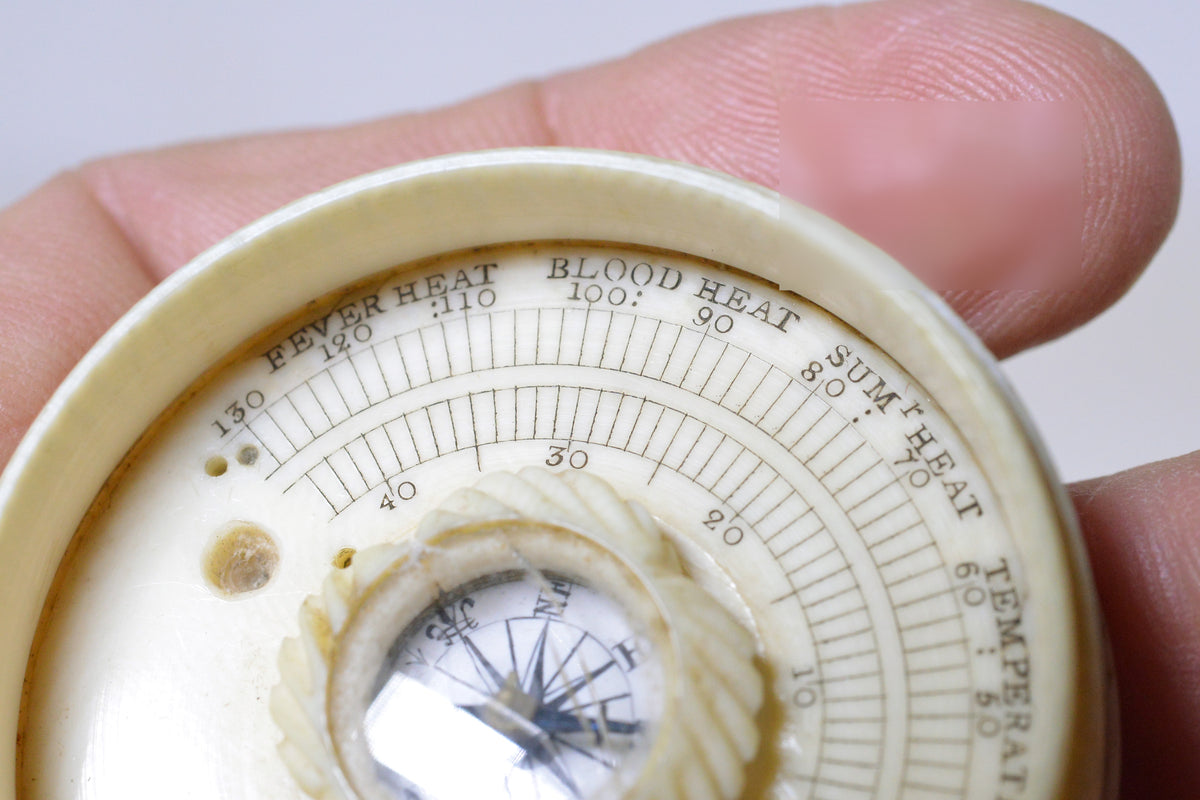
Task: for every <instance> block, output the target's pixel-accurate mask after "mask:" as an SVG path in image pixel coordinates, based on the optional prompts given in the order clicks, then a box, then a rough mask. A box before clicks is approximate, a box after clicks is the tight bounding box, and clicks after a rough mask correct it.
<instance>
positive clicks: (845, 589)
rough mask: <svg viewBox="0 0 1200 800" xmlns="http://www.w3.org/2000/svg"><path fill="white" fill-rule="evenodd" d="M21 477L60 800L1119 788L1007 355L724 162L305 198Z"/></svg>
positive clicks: (204, 290)
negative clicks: (735, 175) (1110, 783)
mask: <svg viewBox="0 0 1200 800" xmlns="http://www.w3.org/2000/svg"><path fill="white" fill-rule="evenodd" d="M164 409H165V411H164ZM85 442H86V444H82V443H85ZM68 453H69V454H70V455H69V456H68V455H67V454H68ZM0 503H2V504H0V550H2V552H3V554H4V555H5V560H6V563H21V564H27V565H30V567H29V568H28V569H24V570H21V571H19V572H18V573H15V574H14V575H13V577H12V580H11V581H10V585H9V586H7V587H6V588H5V592H6V595H5V605H6V607H9V608H12V609H15V613H13V614H11V615H9V617H8V618H7V619H6V620H5V621H4V623H3V624H4V625H5V626H6V633H5V636H6V640H7V641H13V642H22V643H30V644H31V645H32V647H33V650H32V656H31V657H30V658H28V660H27V658H26V655H27V653H28V652H29V649H28V648H27V647H25V646H24V645H22V646H19V647H17V646H14V647H11V648H9V652H8V653H7V654H6V656H5V659H6V660H5V662H4V664H3V672H2V673H0V676H2V677H3V678H4V685H3V691H4V695H3V697H2V698H0V701H2V702H3V706H2V707H3V710H4V714H3V723H4V725H5V726H6V727H5V730H6V736H7V737H9V740H10V741H11V740H13V739H14V738H15V737H16V736H17V735H18V734H17V732H18V731H19V746H18V747H17V748H16V749H15V750H14V751H12V752H11V753H10V757H9V758H8V760H7V761H6V762H5V764H4V767H2V768H0V769H2V770H6V772H0V776H3V778H4V780H5V781H6V785H5V788H4V789H3V790H0V791H11V790H10V789H9V787H10V786H11V785H12V784H13V783H14V782H15V784H16V786H17V794H16V796H17V797H28V798H35V797H74V796H82V794H86V795H87V796H94V797H118V796H119V797H130V796H174V797H189V796H195V797H206V798H208V797H222V798H235V797H258V796H272V797H296V798H301V797H305V796H315V797H330V798H332V797H344V798H360V797H361V798H375V797H382V798H393V797H421V798H425V797H428V798H435V797H436V798H448V797H492V796H494V797H504V798H521V797H564V798H584V797H631V798H632V797H672V796H677V797H713V798H735V797H745V798H758V797H763V798H766V797H771V798H826V800H829V799H830V798H877V797H878V798H884V797H887V798H893V797H894V798H997V797H1002V798H1006V799H1007V798H1013V799H1016V798H1057V797H1062V798H1066V797H1085V798H1087V797H1091V798H1099V797H1100V796H1101V795H1102V789H1103V786H1104V784H1105V781H1106V776H1105V774H1104V756H1105V752H1106V746H1107V745H1106V742H1107V740H1108V739H1110V738H1111V732H1109V731H1108V730H1107V729H1108V724H1107V717H1106V714H1107V711H1106V696H1105V692H1104V688H1105V683H1104V673H1103V669H1102V658H1101V654H1102V645H1101V637H1100V633H1099V624H1098V620H1097V616H1096V613H1097V612H1096V603H1095V600H1094V598H1093V597H1092V594H1091V587H1090V577H1089V575H1088V573H1087V569H1086V565H1085V562H1084V561H1083V558H1082V549H1081V546H1080V544H1079V541H1078V535H1077V532H1076V530H1075V528H1074V522H1073V517H1072V515H1071V512H1070V510H1069V506H1068V504H1067V503H1066V500H1065V498H1064V496H1063V494H1062V492H1061V489H1060V488H1059V487H1058V486H1057V485H1056V484H1055V483H1054V480H1053V476H1052V471H1051V470H1050V469H1049V468H1048V467H1047V466H1046V464H1045V461H1044V458H1043V456H1042V453H1041V450H1040V447H1039V445H1038V444H1037V443H1036V440H1035V439H1034V438H1033V436H1032V435H1031V434H1030V433H1029V432H1028V429H1027V428H1026V426H1025V423H1024V420H1023V417H1022V415H1021V413H1020V412H1019V411H1016V410H1014V408H1013V405H1012V401H1011V398H1010V397H1009V396H1008V393H1007V390H1006V388H1005V387H1004V386H1003V383H1002V382H1001V381H1000V379H999V378H998V377H997V375H996V372H995V368H994V366H993V365H992V363H991V361H990V359H989V357H988V356H987V355H986V354H985V353H984V351H983V349H982V347H981V346H980V345H979V344H978V343H977V342H976V340H975V339H974V338H973V337H972V336H971V334H970V333H969V332H967V331H966V330H965V328H964V327H963V326H962V324H961V323H960V322H958V321H957V320H955V319H954V318H953V317H952V315H951V314H950V312H948V311H946V310H945V309H944V307H943V306H942V305H941V303H940V301H939V300H937V298H936V297H935V296H934V295H932V294H931V293H930V292H929V291H928V290H926V289H924V288H922V287H921V286H919V285H918V284H917V283H916V282H915V281H914V280H913V279H912V278H910V277H908V276H907V275H906V274H905V273H904V272H903V271H902V270H901V269H900V268H899V267H897V266H895V265H894V263H892V262H890V261H889V260H888V259H887V258H886V257H885V256H884V255H883V254H881V253H880V252H879V251H877V250H875V249H874V248H872V247H871V246H869V245H867V244H865V243H864V242H862V241H861V240H858V239H856V238H855V237H854V236H852V235H851V234H849V233H847V232H846V231H844V230H842V229H840V228H839V227H837V226H836V225H834V224H833V223H831V222H829V221H828V220H825V219H823V218H821V217H819V216H817V215H816V214H814V213H812V212H810V211H807V210H805V209H802V208H800V207H797V206H794V205H792V204H790V203H788V202H787V201H786V200H782V199H780V198H779V197H778V196H777V195H774V194H773V193H770V192H768V191H766V190H764V189H761V188H759V187H755V186H751V185H748V184H745V183H742V182H739V181H736V180H734V179H732V178H728V177H726V176H722V175H718V174H715V173H712V172H707V171H703V170H699V169H696V168H692V167H687V166H683V165H679V164H673V163H669V162H663V161H657V160H653V159H648V158H642V157H635V156H628V155H619V154H611V153H600V152H590V151H572V150H515V151H497V152H493V153H484V154H473V155H463V156H452V157H446V158H441V159H434V160H430V161H426V162H418V163H415V164H411V165H406V166H403V167H399V168H395V169H393V170H389V171H385V172H382V173H378V174H375V175H371V176H367V177H365V178H361V179H358V180H356V181H351V182H349V183H347V184H343V185H341V186H339V187H335V188H333V189H330V190H327V191H326V192H324V193H321V194H318V195H315V196H313V197H312V198H309V199H306V200H303V201H300V202H299V203H297V204H294V205H292V206H290V207H288V208H286V209H284V210H282V211H280V212H277V213H276V214H275V215H272V216H271V217H268V218H266V219H265V220H263V221H262V222H260V223H257V224H255V225H253V226H251V227H250V228H248V229H246V230H245V231H243V232H241V233H239V234H237V235H235V236H234V237H233V238H231V239H230V240H228V241H227V242H225V243H223V244H221V245H218V246H217V247H215V248H214V249H213V250H210V251H209V252H208V253H206V254H204V255H202V256H201V257H200V258H199V259H197V261H196V262H194V263H193V264H192V265H191V266H189V267H187V268H185V269H184V270H182V271H181V272H180V273H179V274H178V275H177V276H175V277H173V278H172V279H171V280H169V281H168V282H166V283H165V284H164V285H163V286H162V287H160V288H159V289H157V290H156V291H155V292H153V293H152V294H151V295H150V296H149V297H148V298H147V299H146V300H145V301H143V302H142V303H141V304H139V305H138V306H137V307H136V308H135V310H134V311H133V312H131V314H130V315H129V316H128V317H126V318H125V319H124V320H123V321H122V322H121V323H120V324H119V325H118V326H117V328H116V329H114V331H113V332H111V333H110V334H109V335H108V336H106V338H105V339H103V340H102V342H101V343H100V344H99V345H98V346H97V348H96V349H95V350H94V351H93V352H92V354H90V355H89V356H88V358H87V359H85V361H84V363H83V364H82V365H81V367H80V368H79V369H77V370H76V372H75V373H73V374H72V376H71V377H70V378H69V379H68V381H67V384H66V385H65V387H64V388H63V389H62V390H61V391H60V392H59V393H58V394H57V395H56V396H55V398H54V400H53V401H52V403H51V405H50V407H49V409H48V410H47V412H45V413H44V414H43V416H42V417H41V418H40V419H39V421H38V423H37V424H36V425H35V426H34V429H33V430H32V431H31V433H30V435H29V437H27V439H26V441H25V442H24V443H23V444H22V446H21V448H20V450H19V451H18V453H17V455H16V456H15V457H14V460H13V463H12V465H10V467H9V470H8V471H7V472H6V473H5V478H4V484H3V489H2V490H0ZM60 562H61V566H60ZM55 575H57V577H55ZM39 619H40V625H39ZM35 631H36V636H35ZM23 682H24V684H25V690H24V693H22V683H23ZM18 721H19V727H18ZM14 776H15V777H14ZM83 787H86V789H85V788H83ZM81 793H82V794H81ZM152 793H154V794H152Z"/></svg>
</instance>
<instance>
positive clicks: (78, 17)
mask: <svg viewBox="0 0 1200 800" xmlns="http://www.w3.org/2000/svg"><path fill="white" fill-rule="evenodd" d="M804 4H805V3H799V5H804ZM794 5H798V4H797V3H784V2H777V1H774V0H756V1H754V0H752V1H750V2H737V1H736V0H691V2H689V3H686V4H685V3H673V4H670V5H668V4H666V3H654V2H652V1H651V0H606V2H604V3H603V4H595V5H591V6H584V5H582V4H579V3H571V2H562V0H558V2H549V1H546V2H532V1H530V2H518V1H517V0H508V1H507V2H500V3H494V4H491V5H488V4H485V3H479V2H477V1H476V2H470V3H468V2H463V1H462V0H455V1H454V2H440V3H438V4H436V8H435V7H434V4H433V3H429V2H422V3H417V2H411V1H410V2H404V3H402V2H383V1H382V0H376V1H375V2H357V3H354V2H344V3H339V4H338V7H337V8H336V10H335V8H334V6H333V4H325V3H320V2H316V0H292V2H290V3H286V4H284V3H270V2H265V1H264V0H253V1H250V0H244V1H242V2H237V0H204V2H197V1H196V0H176V1H175V2H170V3H147V2H133V0H117V1H115V2H108V3H90V2H84V0H78V1H77V2H66V0H49V1H48V2H35V0H0V153H3V156H2V157H0V205H7V204H9V203H11V202H14V201H15V200H17V199H18V198H19V197H20V196H21V195H23V194H24V193H26V192H28V191H30V190H31V189H33V188H34V187H35V186H36V185H37V184H39V183H40V182H42V181H44V180H45V179H47V178H48V177H50V176H51V175H53V174H54V173H55V172H58V171H60V170H63V169H67V168H70V167H72V166H75V165H77V164H79V163H80V162H82V161H84V160H86V159H90V158H94V157H96V156H100V155H105V154H110V153H116V152H121V151H126V150H133V149H139V148H145V147H153V146H158V145H163V144H168V143H172V142H178V141H186V140H190V139H196V138H206V137H215V136H225V135H229V134H234V133H243V132H251V131H263V130H276V129H286V128H290V127H297V126H313V125H330V124H335V123H340V122H350V121H357V120H363V119H370V118H374V117H379V116H384V115H387V114H391V113H394V112H398V111H403V110H414V109H424V108H431V107H435V106H439V105H444V104H446V103H449V102H452V101H455V100H460V99H464V98H467V97H470V96H473V95H476V94H479V93H481V92H483V91H485V90H487V89H490V88H494V87H497V86H500V85H503V84H507V83H510V82H512V81H515V80H519V79H522V78H530V77H537V76H541V75H546V74H549V73H552V72H555V71H558V70H561V69H564V68H568V67H574V66H581V65H584V64H586V63H589V62H592V61H597V60H601V59H607V58H613V57H617V56H620V55H622V54H625V53H627V52H629V51H631V50H634V49H636V48H638V47H639V46H641V45H643V44H646V43H649V42H651V41H654V40H655V39H658V38H661V37H664V36H668V35H670V34H673V33H677V32H680V31H683V30H686V29H688V28H691V27H694V26H696V25H700V24H703V23H705V22H709V21H713V20H716V19H721V18H725V17H730V16H735V15H737V14H742V13H749V12H751V11H756V10H767V9H772V8H776V9H777V8H785V7H790V6H794ZM1048 5H1050V6H1052V7H1054V8H1057V9H1059V10H1060V11H1063V12H1065V13H1068V14H1071V15H1072V16H1075V17H1077V18H1079V19H1082V20H1084V21H1085V22H1088V23H1089V24H1091V25H1092V26H1094V27H1096V28H1099V29H1100V30H1102V31H1105V32H1106V33H1108V34H1109V35H1111V36H1113V37H1114V38H1116V39H1117V40H1118V41H1120V42H1121V43H1122V44H1124V45H1125V47H1127V48H1128V49H1129V50H1130V51H1132V52H1133V54H1134V55H1135V56H1137V57H1138V58H1139V59H1140V60H1141V61H1142V63H1143V64H1144V65H1145V66H1146V67H1147V69H1148V70H1149V71H1150V73H1151V75H1153V76H1154V78H1155V79H1156V80H1157V81H1158V84H1159V86H1160V87H1161V88H1162V90H1163V92H1164V94H1165V95H1166V97H1167V102H1168V104H1169V105H1170V106H1171V109H1172V111H1173V113H1174V114H1175V119H1176V124H1177V126H1178V128H1179V132H1180V136H1181V139H1182V142H1183V152H1184V158H1185V189H1184V202H1183V208H1182V211H1181V214H1180V218H1179V220H1178V222H1177V223H1176V228H1175V231H1174V233H1173V234H1172V236H1171V238H1170V239H1169V240H1168V242H1167V245H1166V247H1165V248H1164V250H1163V251H1162V253H1161V254H1160V255H1159V257H1158V258H1157V259H1156V261H1155V263H1154V265H1153V267H1152V269H1151V270H1150V271H1149V273H1148V274H1147V276H1146V277H1145V278H1144V279H1143V280H1142V281H1141V282H1140V283H1139V284H1138V285H1137V286H1135V287H1134V289H1133V290H1132V292H1131V293H1130V294H1129V295H1128V296H1127V297H1126V298H1125V299H1124V300H1122V301H1121V302H1120V303H1119V304H1118V305H1117V306H1116V307H1115V308H1114V309H1112V310H1111V311H1109V312H1108V313H1106V314H1105V315H1103V316H1102V317H1101V318H1100V319H1099V320H1097V321H1096V322H1093V323H1092V324H1090V325H1088V326H1086V327H1085V328H1083V329H1082V330H1080V331H1078V332H1076V333H1074V334H1072V335H1070V336H1068V337H1066V338H1065V339H1063V340H1060V341H1059V342H1056V343H1053V344H1051V345H1048V346H1044V347H1042V348H1039V349H1037V350H1035V351H1033V352H1030V353H1026V354H1024V355H1021V356H1019V357H1017V358H1014V359H1011V360H1010V361H1009V362H1007V366H1006V369H1007V371H1008V373H1009V375H1010V377H1011V378H1012V379H1013V380H1014V382H1015V383H1016V386H1017V390H1018V393H1019V394H1021V395H1022V397H1023V398H1024V400H1025V402H1026V403H1027V405H1028V406H1029V407H1030V409H1031V411H1032V413H1033V416H1034V418H1035V420H1036V421H1037V424H1038V427H1039V428H1040V429H1041V430H1042V433H1043V436H1044V437H1045V438H1046V439H1047V441H1048V443H1049V445H1050V449H1051V452H1052V453H1053V455H1054V458H1055V460H1056V461H1057V462H1058V465H1059V468H1060V470H1061V471H1062V472H1063V475H1064V477H1065V478H1067V479H1076V478H1083V477H1089V476H1092V475H1099V474H1104V473H1108V472H1113V471H1116V470H1119V469H1123V468H1126V467H1129V466H1133V465H1135V464H1137V463H1140V462H1143V461H1147V460H1152V459H1157V458H1164V457H1168V456H1171V455H1176V454H1178V453H1182V452H1185V451H1188V450H1192V449H1196V448H1198V447H1200V422H1198V421H1197V419H1196V417H1197V412H1198V411H1200V358H1198V357H1197V355H1196V350H1197V347H1198V346H1200V303H1198V302H1197V299H1198V298H1200V274H1198V271H1197V270H1196V269H1193V264H1194V261H1195V257H1194V254H1195V253H1196V252H1197V251H1198V250H1200V198H1198V197H1197V196H1196V194H1195V192H1194V191H1193V190H1194V189H1195V185H1196V180H1197V178H1198V177H1200V174H1198V172H1197V169H1196V167H1195V165H1194V164H1193V163H1191V162H1190V159H1189V156H1190V157H1192V158H1195V157H1196V156H1197V154H1198V153H1200V92H1198V91H1197V89H1196V83H1195V79H1196V75H1195V48H1196V42H1195V35H1196V32H1197V31H1200V3H1196V2H1194V0H1143V1H1142V2H1130V1H1129V0H1053V1H1052V2H1049V3H1048ZM672 6H674V7H672ZM0 380H3V376H0Z"/></svg>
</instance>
